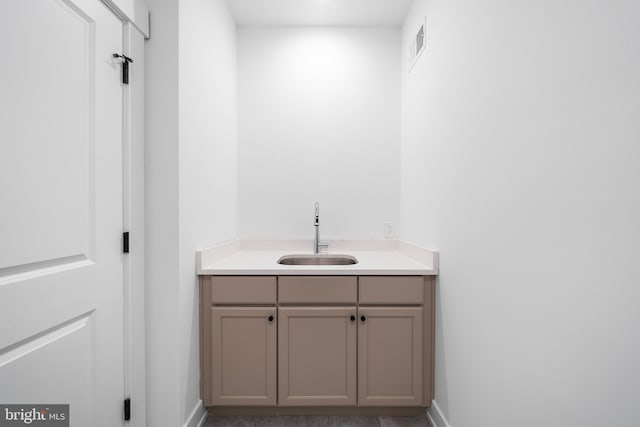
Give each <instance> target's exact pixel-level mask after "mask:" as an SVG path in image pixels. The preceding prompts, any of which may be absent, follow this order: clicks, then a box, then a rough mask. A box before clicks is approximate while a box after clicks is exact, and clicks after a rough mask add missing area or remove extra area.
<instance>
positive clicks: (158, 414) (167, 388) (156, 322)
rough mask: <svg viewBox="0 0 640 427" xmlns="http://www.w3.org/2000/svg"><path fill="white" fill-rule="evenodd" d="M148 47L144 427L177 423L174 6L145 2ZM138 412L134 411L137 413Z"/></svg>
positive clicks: (170, 426) (159, 1) (173, 3)
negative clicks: (150, 19) (148, 19)
mask: <svg viewBox="0 0 640 427" xmlns="http://www.w3.org/2000/svg"><path fill="white" fill-rule="evenodd" d="M148 5H149V9H150V11H151V15H152V16H153V35H152V37H151V39H150V40H148V41H147V43H146V46H145V250H146V254H145V265H146V268H145V280H146V289H145V290H146V300H147V306H146V317H147V329H146V337H147V349H146V350H147V351H146V354H147V372H146V374H147V375H146V377H147V413H146V416H147V425H149V426H158V427H176V426H181V425H182V422H183V420H182V419H181V416H180V407H179V405H180V403H181V402H182V401H183V400H184V399H183V397H182V395H181V390H180V387H179V384H180V373H179V370H178V367H179V361H180V349H179V346H178V343H179V340H178V336H179V335H178V331H179V330H180V328H179V322H178V319H179V316H178V305H177V301H178V297H179V294H178V286H177V284H178V280H179V279H178V249H179V246H178V162H177V158H178V19H177V16H178V2H177V0H174V1H168V0H148ZM134 415H135V414H134Z"/></svg>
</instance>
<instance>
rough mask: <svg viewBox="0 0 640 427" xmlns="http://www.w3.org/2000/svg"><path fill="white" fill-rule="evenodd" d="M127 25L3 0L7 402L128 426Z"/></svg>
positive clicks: (2, 285)
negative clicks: (66, 407) (58, 408)
mask: <svg viewBox="0 0 640 427" xmlns="http://www.w3.org/2000/svg"><path fill="white" fill-rule="evenodd" d="M122 33H123V30H122V23H121V21H120V20H119V19H118V18H117V17H116V16H115V15H114V14H113V13H112V12H111V11H110V10H109V9H107V8H106V7H105V6H104V4H103V3H101V2H100V0H28V1H25V0H1V1H0V55H2V60H1V61H2V64H1V66H0V404H7V403H20V404H40V403H43V404H54V403H60V404H70V419H71V426H75V427H89V426H105V427H106V426H108V427H113V426H119V425H123V423H124V422H123V421H122V419H123V410H122V401H123V398H124V396H123V388H124V387H123V384H124V379H123V376H124V374H123V359H124V358H123V312H122V307H123V289H122V287H123V254H122V250H121V246H122V244H121V238H122V217H123V214H122V85H121V82H120V73H121V70H120V67H121V65H119V64H116V63H114V62H113V60H112V54H113V53H116V52H117V53H120V52H121V50H122V46H123V42H122Z"/></svg>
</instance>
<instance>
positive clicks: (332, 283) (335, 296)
mask: <svg viewBox="0 0 640 427" xmlns="http://www.w3.org/2000/svg"><path fill="white" fill-rule="evenodd" d="M357 299H358V279H357V278H356V277H344V276H342V277H338V276H320V277H310V276H280V277H279V278H278V300H279V301H280V303H284V304H291V303H299V304H318V303H322V304H333V303H355V302H356V301H357Z"/></svg>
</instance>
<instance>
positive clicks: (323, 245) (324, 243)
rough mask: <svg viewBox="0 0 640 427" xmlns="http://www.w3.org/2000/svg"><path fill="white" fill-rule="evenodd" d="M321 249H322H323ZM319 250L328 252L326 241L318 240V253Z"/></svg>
mask: <svg viewBox="0 0 640 427" xmlns="http://www.w3.org/2000/svg"><path fill="white" fill-rule="evenodd" d="M322 249H324V251H323V250H322ZM320 252H329V243H328V242H318V253H320Z"/></svg>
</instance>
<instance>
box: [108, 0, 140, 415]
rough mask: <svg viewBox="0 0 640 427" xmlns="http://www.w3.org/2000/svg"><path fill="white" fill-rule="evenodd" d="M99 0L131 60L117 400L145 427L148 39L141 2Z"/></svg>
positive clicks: (126, 103) (127, 87) (124, 156)
mask: <svg viewBox="0 0 640 427" xmlns="http://www.w3.org/2000/svg"><path fill="white" fill-rule="evenodd" d="M101 1H102V3H104V4H105V6H107V7H108V8H109V9H110V10H111V11H113V12H114V13H115V15H116V16H118V17H119V18H120V19H121V20H122V23H123V46H122V52H120V53H122V54H124V55H126V56H128V57H130V58H133V59H134V63H133V64H131V66H130V69H129V79H130V80H129V84H128V85H124V84H123V85H122V95H123V97H122V102H123V106H122V107H123V110H122V114H123V121H122V132H123V135H122V153H123V154H122V173H123V177H122V178H123V181H122V182H123V184H122V185H123V189H122V190H123V193H122V194H123V212H122V216H123V232H125V231H128V232H129V233H130V252H129V253H128V254H125V255H124V262H123V300H124V301H123V302H124V307H123V316H124V319H123V320H124V331H123V340H124V354H123V358H124V359H123V360H124V393H125V395H124V396H123V399H124V398H130V399H131V401H130V402H131V403H130V405H131V406H130V407H131V419H130V420H129V421H127V422H126V425H127V426H131V427H145V426H146V411H147V408H146V327H145V276H144V269H145V249H144V214H145V210H144V40H146V39H148V38H149V10H148V9H147V8H146V6H145V5H144V4H143V2H142V0H133V1H132V0H101ZM114 53H116V52H114ZM123 412H124V401H123Z"/></svg>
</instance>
